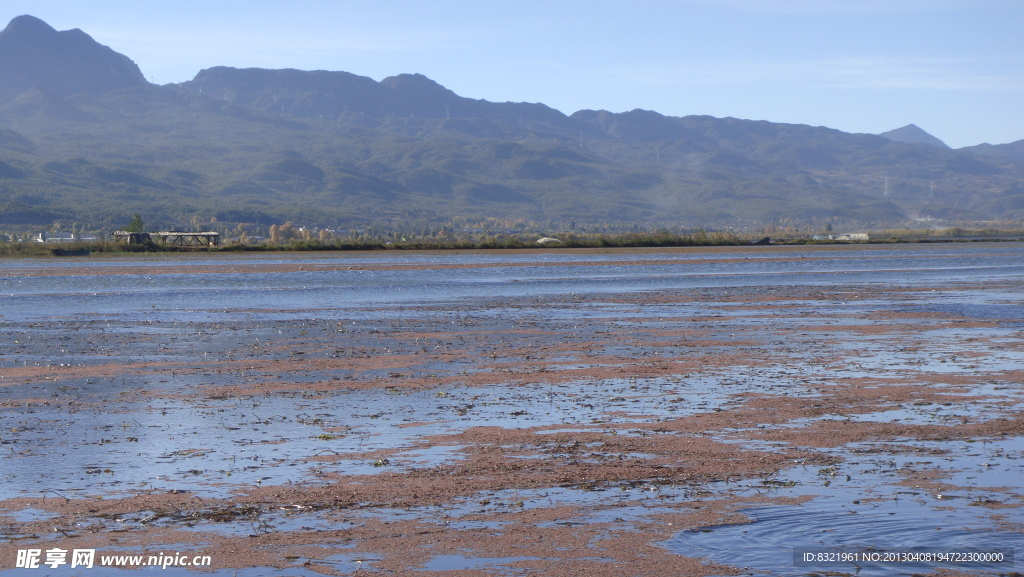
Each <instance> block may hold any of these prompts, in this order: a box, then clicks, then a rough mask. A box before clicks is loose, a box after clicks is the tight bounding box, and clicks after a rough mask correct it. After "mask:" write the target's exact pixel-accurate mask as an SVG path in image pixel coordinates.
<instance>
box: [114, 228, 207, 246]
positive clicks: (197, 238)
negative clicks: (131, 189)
mask: <svg viewBox="0 0 1024 577" xmlns="http://www.w3.org/2000/svg"><path fill="white" fill-rule="evenodd" d="M110 236H112V237H113V238H114V242H123V243H126V244H146V243H149V242H159V243H160V244H164V245H167V246H183V247H206V246H218V245H220V233H219V232H128V231H126V230H115V231H114V232H112V233H110Z"/></svg>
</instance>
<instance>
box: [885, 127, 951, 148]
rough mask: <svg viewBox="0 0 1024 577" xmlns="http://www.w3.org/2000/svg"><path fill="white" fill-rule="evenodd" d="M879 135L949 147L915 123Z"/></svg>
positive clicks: (899, 140) (896, 139) (892, 138)
mask: <svg viewBox="0 0 1024 577" xmlns="http://www.w3.org/2000/svg"><path fill="white" fill-rule="evenodd" d="M879 136H884V137H885V138H888V139H889V140H892V141H893V142H910V143H915V144H930V145H932V146H938V147H939V148H949V146H948V145H947V144H946V143H945V142H942V141H941V140H939V139H938V138H935V137H934V136H932V135H931V134H928V133H927V132H925V131H924V130H922V129H921V128H920V127H919V126H917V125H916V124H908V125H906V126H904V127H901V128H897V129H895V130H890V131H888V132H883V133H881V134H879Z"/></svg>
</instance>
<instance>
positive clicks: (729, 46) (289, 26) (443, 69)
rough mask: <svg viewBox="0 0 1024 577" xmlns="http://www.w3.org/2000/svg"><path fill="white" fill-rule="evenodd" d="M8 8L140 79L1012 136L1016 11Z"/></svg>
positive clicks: (613, 3) (1022, 123)
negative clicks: (96, 50) (413, 81)
mask: <svg viewBox="0 0 1024 577" xmlns="http://www.w3.org/2000/svg"><path fill="white" fill-rule="evenodd" d="M21 14H31V15H33V16H36V17H38V18H41V19H43V20H45V21H46V22H47V23H49V24H50V25H51V26H53V27H54V28H56V29H57V30H68V29H72V28H79V29H81V30H83V31H85V32H86V33H88V34H89V35H90V36H92V37H93V38H94V39H95V40H96V41H97V42H99V43H101V44H104V45H106V46H109V47H110V48H112V49H114V50H116V51H118V52H120V53H122V54H124V55H126V56H128V57H129V58H131V59H132V60H134V61H135V63H136V64H138V65H139V67H140V68H141V69H142V72H143V74H145V76H146V78H147V79H149V80H150V81H151V82H155V83H157V84H168V83H176V82H184V81H187V80H191V79H192V78H193V77H194V76H195V75H196V73H197V72H199V71H200V70H202V69H204V68H210V67H213V66H233V67H238V68H249V67H258V68H296V69H300V70H341V71H345V72H351V73H353V74H358V75H361V76H368V77H370V78H373V79H374V80H381V79H383V78H386V77H388V76H394V75H396V74H402V73H420V74H423V75H425V76H427V77H429V78H431V79H433V80H434V81H436V82H438V83H440V84H441V85H443V86H445V87H446V88H448V89H450V90H452V91H454V92H455V93H457V94H459V95H460V96H464V97H468V98H479V99H485V100H490V101H494V102H506V101H511V102H542V103H544V104H546V105H548V106H551V107H552V108H556V109H558V110H560V111H562V112H564V113H566V114H572V113H573V112H575V111H577V110H583V109H591V110H601V109H603V110H609V111H612V112H624V111H628V110H633V109H636V108H642V109H646V110H654V111H657V112H659V113H661V114H664V115H668V116H687V115H691V114H700V115H711V116H716V117H729V116H731V117H735V118H744V119H752V120H768V121H771V122H784V123H794V124H808V125H812V126H827V127H829V128H835V129H838V130H842V131H845V132H865V133H872V134H877V133H880V132H884V131H887V130H892V129H895V128H899V127H901V126H905V125H907V124H916V125H917V126H919V127H921V128H922V129H924V130H926V131H927V132H929V133H930V134H932V135H933V136H935V137H937V138H939V139H941V140H942V141H944V142H945V143H946V144H948V145H950V146H952V147H954V148H960V147H964V146H972V145H976V144H981V143H990V144H1003V143H1008V142H1014V141H1017V140H1021V139H1024V105H1022V103H1024V33H1022V30H1024V1H1022V0H636V1H634V2H625V1H623V0H503V1H496V0H420V1H412V0H393V1H392V0H288V1H287V2H284V1H281V0H276V1H266V0H198V1H196V0H141V1H140V0H130V1H124V0H0V21H2V22H0V26H5V25H6V22H9V21H10V20H11V19H12V18H14V17H15V16H18V15H21Z"/></svg>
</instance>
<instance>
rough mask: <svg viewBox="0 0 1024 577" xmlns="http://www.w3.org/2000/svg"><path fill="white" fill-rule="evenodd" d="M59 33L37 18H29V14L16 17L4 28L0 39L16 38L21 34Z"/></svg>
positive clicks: (0, 33) (0, 32)
mask: <svg viewBox="0 0 1024 577" xmlns="http://www.w3.org/2000/svg"><path fill="white" fill-rule="evenodd" d="M56 32H57V31H56V30H54V28H53V27H52V26H50V25H49V24H47V23H46V22H43V21H42V20H40V19H39V18H36V17H35V16H29V15H28V14H22V15H21V16H17V17H15V18H14V19H13V20H11V22H10V23H9V24H8V25H7V28H4V29H3V30H2V31H0V38H3V37H5V36H14V35H20V34H34V35H38V34H55V33H56Z"/></svg>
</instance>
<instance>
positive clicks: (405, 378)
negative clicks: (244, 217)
mask: <svg viewBox="0 0 1024 577" xmlns="http://www.w3.org/2000/svg"><path fill="white" fill-rule="evenodd" d="M0 266H2V274H0V302H2V303H3V304H2V305H0V480H2V483H0V576H6V575H12V576H13V575H16V574H21V573H22V572H27V573H28V574H42V570H37V571H32V570H28V569H24V568H22V567H19V565H18V559H19V557H18V555H19V551H24V550H27V549H39V550H41V551H47V550H50V549H63V550H71V549H94V550H96V551H97V552H98V553H97V554H100V553H106V554H111V555H114V554H124V555H128V554H132V553H139V552H146V553H152V554H156V553H157V552H167V553H171V552H175V553H184V554H187V555H193V554H194V555H205V556H209V557H210V558H211V559H212V564H210V566H209V567H202V568H195V569H185V568H175V567H172V568H167V569H165V570H162V571H161V574H168V575H200V574H214V575H223V576H225V577H228V576H235V575H238V576H248V575H295V576H310V577H311V576H314V575H351V574H354V573H355V572H357V571H358V572H359V574H361V575H363V574H365V575H425V574H437V575H452V576H484V575H502V576H505V575H552V576H559V575H570V574H578V573H580V572H583V573H586V574H590V575H597V576H600V575H636V576H639V575H651V576H659V575H823V574H830V575H855V574H856V575H872V574H885V575H901V574H902V575H912V574H935V575H957V574H970V575H976V574H993V575H996V574H1007V573H1012V572H1013V571H1015V570H1019V568H1020V566H1021V562H1020V561H1019V560H1018V561H1014V560H1010V561H1008V562H1007V561H1003V562H1000V563H984V562H979V563H972V564H941V563H905V564H899V565H890V566H885V567H866V568H865V567H862V566H859V565H856V564H846V565H838V566H825V565H822V566H813V565H809V566H807V565H800V564H797V563H795V562H794V556H793V551H794V550H796V549H800V548H819V549H822V550H837V551H865V550H908V549H911V548H922V547H927V548H946V549H985V548H989V549H991V548H997V549H1000V550H1007V549H1008V550H1009V551H1010V552H1012V551H1013V547H1015V546H1018V545H1019V544H1020V543H1022V542H1024V531H1022V529H1024V512H1022V509H1021V505H1022V504H1024V501H1022V495H1021V493H1022V491H1024V489H1022V483H1021V479H1022V478H1024V419H1022V416H1024V245H1022V244H1020V243H993V244H989V243H964V244H921V245H839V246H804V247H801V246H784V247H777V246H776V247H773V246H765V247H752V246H744V247H704V248H659V249H573V250H565V249H563V250H552V251H538V250H529V251H515V250H509V251H499V250H490V251H451V252H448V251H446V252H430V251H424V252H412V251H409V252H405V251H403V252H377V253H359V252H346V253H258V254H244V253H241V254H225V253H220V254H213V255H204V254H156V255H154V254H142V255H121V256H116V257H99V258H95V257H93V258H87V259H73V260H67V259H53V258H49V259H44V258H40V259H11V260H2V261H0ZM1018 554H1022V555H1024V550H1021V549H1020V548H1019V547H1018ZM1015 563H1016V564H1015ZM44 569H45V567H44ZM118 571H120V572H123V573H124V574H126V575H130V574H132V573H135V572H136V571H138V572H142V571H145V568H142V567H138V566H133V565H130V564H127V565H122V566H119V567H118ZM120 572H118V573H115V574H121V573H120ZM51 573H52V574H54V575H91V574H98V572H96V569H82V568H71V567H69V566H60V567H54V568H53V569H52V571H51Z"/></svg>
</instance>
